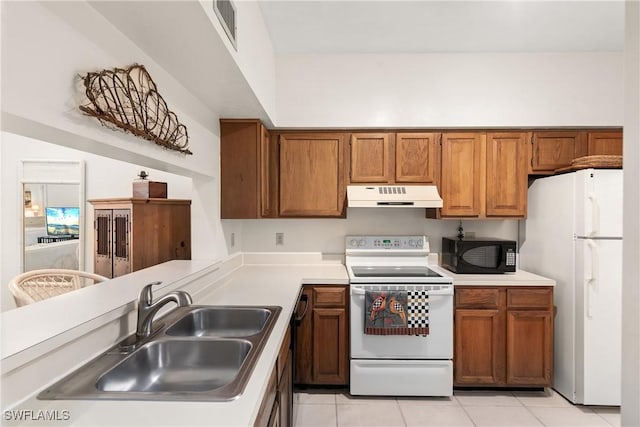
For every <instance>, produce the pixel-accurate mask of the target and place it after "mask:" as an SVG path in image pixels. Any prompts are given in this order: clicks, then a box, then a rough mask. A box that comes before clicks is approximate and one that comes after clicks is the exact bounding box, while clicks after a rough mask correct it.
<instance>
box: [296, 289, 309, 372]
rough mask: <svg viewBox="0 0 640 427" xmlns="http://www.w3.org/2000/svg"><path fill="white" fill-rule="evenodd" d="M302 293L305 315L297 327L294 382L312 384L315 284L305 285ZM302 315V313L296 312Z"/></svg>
mask: <svg viewBox="0 0 640 427" xmlns="http://www.w3.org/2000/svg"><path fill="white" fill-rule="evenodd" d="M302 295H303V296H304V297H305V298H306V304H308V305H307V306H306V308H305V313H306V314H305V315H304V317H302V320H301V321H300V323H299V324H298V325H297V326H296V327H295V330H294V333H295V339H294V344H295V351H294V356H295V360H294V361H293V363H294V365H295V368H294V370H293V373H294V374H293V382H294V383H295V384H312V382H313V376H312V373H313V372H312V367H313V316H312V312H313V299H312V298H313V286H305V287H304V289H303V290H302ZM296 315H297V316H298V315H302V313H296Z"/></svg>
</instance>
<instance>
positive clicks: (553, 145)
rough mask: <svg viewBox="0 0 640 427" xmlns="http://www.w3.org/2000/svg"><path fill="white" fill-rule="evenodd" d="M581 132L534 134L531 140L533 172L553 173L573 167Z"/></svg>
mask: <svg viewBox="0 0 640 427" xmlns="http://www.w3.org/2000/svg"><path fill="white" fill-rule="evenodd" d="M579 139H580V133H579V132H564V131H553V132H534V133H533V137H532V140H531V172H532V173H553V171H554V170H556V169H558V168H561V167H564V166H569V165H571V162H572V161H573V158H574V151H575V149H576V146H578V147H579V146H580V140H579Z"/></svg>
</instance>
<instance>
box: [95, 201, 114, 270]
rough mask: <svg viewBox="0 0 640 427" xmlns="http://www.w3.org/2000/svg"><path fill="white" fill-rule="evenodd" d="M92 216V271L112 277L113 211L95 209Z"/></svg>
mask: <svg viewBox="0 0 640 427" xmlns="http://www.w3.org/2000/svg"><path fill="white" fill-rule="evenodd" d="M94 216H95V220H94V221H95V222H94V229H95V240H94V251H93V272H94V273H96V274H99V275H101V276H104V277H108V278H110V279H111V278H113V251H112V250H113V248H112V245H111V228H112V227H113V220H112V216H113V211H112V210H111V209H96V210H95V211H94Z"/></svg>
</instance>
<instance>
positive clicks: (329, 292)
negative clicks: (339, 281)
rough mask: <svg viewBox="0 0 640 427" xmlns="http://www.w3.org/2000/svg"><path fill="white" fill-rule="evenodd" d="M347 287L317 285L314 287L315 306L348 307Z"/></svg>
mask: <svg viewBox="0 0 640 427" xmlns="http://www.w3.org/2000/svg"><path fill="white" fill-rule="evenodd" d="M346 305H347V288H346V287H329V286H317V287H314V288H313V306H314V307H346Z"/></svg>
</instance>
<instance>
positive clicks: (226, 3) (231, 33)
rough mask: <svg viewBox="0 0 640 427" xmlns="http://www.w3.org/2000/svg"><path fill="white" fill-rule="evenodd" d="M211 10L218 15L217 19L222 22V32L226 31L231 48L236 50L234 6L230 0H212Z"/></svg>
mask: <svg viewBox="0 0 640 427" xmlns="http://www.w3.org/2000/svg"><path fill="white" fill-rule="evenodd" d="M213 10H214V11H215V12H216V15H218V20H219V21H220V23H221V24H222V28H224V32H225V33H227V37H229V40H230V41H231V44H232V45H233V48H234V49H235V50H238V45H237V44H236V43H237V42H236V7H235V6H234V5H233V3H232V2H231V0H214V1H213Z"/></svg>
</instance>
